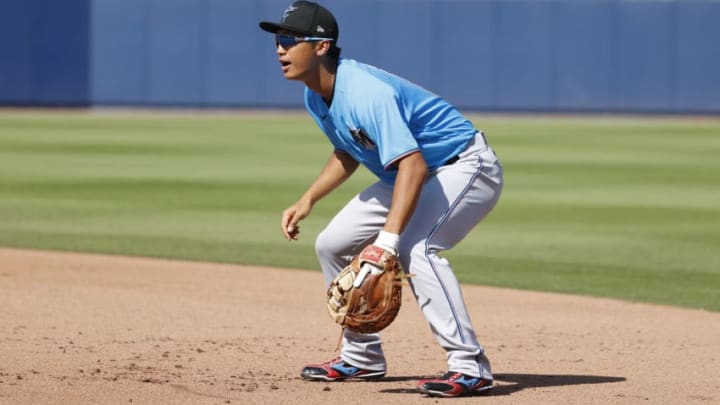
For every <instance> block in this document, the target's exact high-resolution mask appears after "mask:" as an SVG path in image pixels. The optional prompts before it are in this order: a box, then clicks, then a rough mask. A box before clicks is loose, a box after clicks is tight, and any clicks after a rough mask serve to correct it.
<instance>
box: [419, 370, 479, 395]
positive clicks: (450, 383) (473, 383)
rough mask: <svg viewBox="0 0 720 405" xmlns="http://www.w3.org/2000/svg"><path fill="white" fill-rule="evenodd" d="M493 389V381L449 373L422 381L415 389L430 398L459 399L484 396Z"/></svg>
mask: <svg viewBox="0 0 720 405" xmlns="http://www.w3.org/2000/svg"><path fill="white" fill-rule="evenodd" d="M492 388H493V380H490V379H487V378H479V377H471V376H469V375H466V374H462V373H456V372H454V371H449V372H447V373H445V375H443V376H442V377H440V378H436V379H432V380H422V381H420V382H419V383H418V386H417V389H418V391H420V392H421V393H423V394H427V395H429V396H431V397H460V396H470V395H481V394H486V393H488V391H490V390H491V389H492Z"/></svg>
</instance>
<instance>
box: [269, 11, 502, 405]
mask: <svg viewBox="0 0 720 405" xmlns="http://www.w3.org/2000/svg"><path fill="white" fill-rule="evenodd" d="M260 27H261V28H262V29H263V30H265V31H268V32H270V33H273V34H275V47H276V53H277V57H278V61H279V63H280V67H281V70H282V73H283V75H284V76H285V78H286V79H288V80H298V81H301V82H303V83H304V84H305V86H306V88H305V105H306V108H307V110H308V112H309V113H310V115H311V116H312V117H313V118H314V120H315V122H316V123H317V125H318V126H319V127H320V129H321V130H322V131H323V132H324V133H325V135H326V136H327V138H328V139H329V140H330V142H331V143H332V145H333V146H334V150H333V151H332V153H331V154H330V156H329V158H328V160H327V163H326V164H325V166H324V168H323V169H322V171H321V173H320V174H319V175H318V177H317V178H316V179H315V181H314V182H313V183H312V184H311V185H310V186H309V187H308V189H307V191H306V192H305V193H304V194H303V195H302V196H301V197H300V199H299V200H297V202H295V203H294V204H292V205H291V206H290V207H289V208H287V209H286V210H284V211H283V213H282V221H281V229H282V232H283V234H284V236H285V237H286V238H287V239H288V240H296V239H297V238H298V236H299V232H300V227H299V223H300V221H302V220H303V219H304V218H306V217H307V216H308V215H309V214H310V212H311V210H312V208H313V205H314V204H315V203H316V202H317V201H318V200H320V199H321V198H323V197H324V196H326V195H327V194H328V193H330V192H331V191H333V190H334V189H335V188H337V187H338V186H339V185H340V184H341V183H343V182H344V181H345V180H347V179H348V178H349V177H350V176H351V175H352V174H353V172H355V170H356V169H357V168H358V166H359V165H360V164H362V165H364V166H365V167H367V168H368V169H369V170H370V171H371V172H372V173H374V174H375V175H376V176H377V177H378V179H379V181H377V182H376V183H374V184H372V185H370V186H369V187H368V188H366V189H365V190H364V191H362V192H360V193H359V194H358V195H356V196H355V197H354V198H353V199H352V200H351V201H350V202H349V203H348V204H347V205H346V206H345V207H344V208H342V210H340V212H339V213H337V215H336V216H335V217H334V218H333V219H332V220H331V221H330V223H329V224H328V225H327V227H326V228H325V229H324V230H323V231H322V232H321V233H320V234H319V235H318V237H317V241H316V244H315V248H316V253H317V257H318V260H319V262H320V265H321V267H322V271H323V274H324V277H325V282H326V285H329V284H330V282H331V281H332V280H333V279H334V277H335V276H336V275H337V274H338V273H339V272H340V271H341V270H342V269H343V268H344V267H345V266H346V265H348V263H349V260H350V259H351V258H352V257H353V256H355V255H357V254H358V253H359V252H360V251H361V250H362V249H363V248H364V247H366V246H367V245H369V244H375V245H376V246H379V247H381V248H383V249H385V250H387V251H389V252H392V253H393V254H395V255H397V257H398V258H399V260H400V263H401V264H402V265H403V267H404V268H405V269H406V271H408V272H409V273H413V274H414V275H415V276H414V277H413V278H412V279H410V285H411V288H412V291H413V294H414V296H415V298H416V300H417V302H418V304H419V305H420V308H421V309H422V312H423V314H424V315H425V318H426V319H427V322H428V323H429V324H430V329H431V331H432V333H433V334H434V335H435V337H436V339H437V341H438V343H439V344H440V345H441V346H442V347H443V348H444V349H445V350H446V351H447V361H448V370H449V371H448V372H447V373H446V374H444V375H443V376H441V377H439V378H437V379H431V380H423V381H420V382H419V384H418V390H419V391H420V392H421V393H424V394H428V395H432V396H447V397H455V396H461V395H472V394H476V393H480V392H483V391H487V390H489V389H490V388H492V387H493V375H492V372H491V370H490V362H489V361H488V358H487V357H486V356H485V353H484V351H483V347H482V346H481V345H480V343H479V342H478V340H477V337H476V334H475V330H474V329H473V326H472V323H471V321H470V316H469V314H468V312H467V309H466V307H465V303H464V301H463V297H462V294H461V291H460V286H459V284H458V281H457V279H456V277H455V275H454V274H453V270H452V268H451V266H450V263H449V262H448V260H446V259H445V258H443V257H442V256H440V253H441V252H442V251H444V250H447V249H451V248H452V247H453V246H455V245H456V244H457V243H458V242H460V241H461V240H462V239H463V238H464V237H465V236H466V235H467V234H468V233H469V232H470V231H471V230H472V229H473V227H474V226H475V225H476V224H477V223H478V222H480V221H481V220H482V219H483V218H484V217H485V216H487V215H488V213H489V212H490V211H491V210H492V209H493V207H494V206H495V205H496V203H497V201H498V198H499V197H500V193H501V191H502V187H503V171H502V167H501V166H500V163H499V162H498V159H497V157H496V156H495V153H494V152H493V150H492V149H490V147H489V146H488V144H487V140H486V138H485V136H484V134H483V133H482V132H480V131H478V130H476V129H475V127H474V126H473V124H472V123H471V122H470V121H468V120H467V119H466V118H465V117H463V116H462V115H461V114H460V112H458V110H457V109H456V108H454V107H453V106H452V105H450V104H449V103H448V102H447V101H445V100H443V99H442V98H440V97H438V96H437V95H435V94H432V93H431V92H429V91H427V90H425V89H423V88H421V87H419V86H418V85H416V84H413V83H411V82H409V81H407V80H405V79H402V78H400V77H398V76H395V75H393V74H391V73H388V72H386V71H383V70H381V69H378V68H376V67H373V66H370V65H367V64H363V63H360V62H358V61H355V60H352V59H347V58H341V57H340V52H341V49H340V48H339V47H338V34H339V30H338V24H337V22H336V20H335V17H334V16H333V15H332V14H331V12H330V11H328V10H327V9H325V8H324V7H322V6H320V5H319V4H317V3H313V2H309V1H296V2H294V3H292V4H291V5H290V6H289V7H288V8H287V9H286V10H285V12H284V14H283V16H282V20H281V21H280V22H279V23H274V22H268V21H264V22H261V23H260ZM385 373H386V363H385V357H384V355H383V351H382V348H381V342H380V336H379V335H378V334H361V333H357V332H353V331H351V330H348V329H345V331H344V335H343V338H342V350H341V355H340V356H339V357H338V358H336V359H334V360H330V361H328V362H326V363H319V364H310V365H308V366H306V367H305V368H304V369H303V370H302V373H301V376H302V377H303V378H305V379H308V380H322V381H339V380H346V379H377V378H382V377H384V376H385Z"/></svg>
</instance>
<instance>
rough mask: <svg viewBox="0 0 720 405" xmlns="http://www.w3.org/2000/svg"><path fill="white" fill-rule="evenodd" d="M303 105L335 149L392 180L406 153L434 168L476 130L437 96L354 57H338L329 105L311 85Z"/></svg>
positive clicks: (381, 176)
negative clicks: (415, 153) (421, 159)
mask: <svg viewBox="0 0 720 405" xmlns="http://www.w3.org/2000/svg"><path fill="white" fill-rule="evenodd" d="M305 106H306V107H307V109H308V111H309V112H310V114H311V115H312V117H313V118H314V119H315V122H317V124H318V126H320V128H321V129H322V130H323V132H325V135H327V137H328V138H329V139H330V142H332V144H333V145H334V146H335V149H336V150H340V151H343V152H345V153H348V154H349V155H350V156H352V157H353V158H354V159H355V160H357V161H358V162H360V163H361V164H363V165H365V166H366V167H367V168H368V169H369V170H370V171H371V172H373V173H374V174H375V175H376V176H378V177H379V178H380V179H381V180H382V181H384V182H387V183H390V184H393V183H394V182H395V177H396V175H397V165H395V163H397V161H398V160H399V159H401V158H403V157H404V156H407V155H409V154H411V153H413V152H415V151H418V150H419V151H420V152H421V153H422V155H423V157H424V158H425V161H426V163H427V165H428V168H429V169H430V170H432V169H435V168H438V167H440V166H443V165H444V164H445V163H446V162H447V161H448V160H449V159H451V158H453V157H455V156H457V155H458V153H460V152H461V151H463V150H464V149H465V147H466V146H467V145H468V143H469V142H470V140H471V139H472V138H473V136H474V135H475V133H476V132H477V130H476V129H475V128H474V126H473V124H472V123H471V122H470V121H468V120H467V119H466V118H465V117H463V116H462V114H460V112H459V111H458V110H457V109H456V108H455V107H453V106H452V105H450V104H449V103H448V102H447V101H445V100H443V99H442V98H440V97H438V96H437V95H435V94H433V93H431V92H429V91H427V90H425V89H423V88H422V87H420V86H418V85H416V84H414V83H411V82H409V81H407V80H405V79H403V78H401V77H398V76H395V75H393V74H391V73H388V72H386V71H384V70H381V69H378V68H376V67H374V66H370V65H367V64H364V63H360V62H357V61H355V60H352V59H345V58H341V59H340V63H339V65H338V69H337V73H336V76H335V89H334V94H333V100H332V104H331V106H330V107H329V108H328V106H327V104H326V103H325V101H323V99H322V96H320V95H319V94H317V93H315V92H314V91H312V90H310V89H309V88H305Z"/></svg>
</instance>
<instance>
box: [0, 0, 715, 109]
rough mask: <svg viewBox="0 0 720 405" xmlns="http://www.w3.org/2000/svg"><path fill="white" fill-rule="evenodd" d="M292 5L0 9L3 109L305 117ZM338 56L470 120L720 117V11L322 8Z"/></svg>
mask: <svg viewBox="0 0 720 405" xmlns="http://www.w3.org/2000/svg"><path fill="white" fill-rule="evenodd" d="M289 3H290V0H63V1H62V2H61V1H57V0H3V1H2V2H0V32H1V33H2V34H4V35H0V55H1V56H2V58H1V59H0V104H18V103H19V104H71V105H74V104H88V105H139V106H193V107H300V106H302V85H301V84H300V83H296V82H287V81H285V80H284V79H283V78H282V75H281V73H280V69H279V66H278V64H277V62H276V56H275V54H274V48H273V45H272V37H271V36H270V35H269V34H267V33H264V32H262V31H261V30H260V29H259V28H258V26H257V23H258V21H259V20H262V19H268V20H273V21H274V20H278V19H279V17H280V16H281V15H282V12H283V10H284V9H285V8H286V7H287V5H288V4H289ZM323 4H325V5H326V6H328V7H329V8H330V9H331V10H333V12H334V13H335V15H336V17H337V19H338V21H339V23H340V45H341V46H342V48H343V55H344V56H346V57H352V58H355V59H358V60H361V61H365V62H368V63H371V64H375V65H377V66H379V67H382V68H384V69H386V70H389V71H392V72H395V73H398V74H400V75H402V76H405V77H407V78H408V79H410V80H413V81H415V82H417V83H419V84H421V85H423V86H424V87H427V88H428V89H430V90H432V91H434V92H436V93H438V94H441V95H443V96H444V97H446V98H447V99H449V100H450V101H451V102H453V103H455V104H456V105H458V106H459V107H461V108H463V109H472V110H497V111H627V112H666V113H714V114H717V113H720V74H719V72H720V46H719V45H718V41H719V40H720V24H718V23H717V21H720V0H385V1H381V0H325V1H323Z"/></svg>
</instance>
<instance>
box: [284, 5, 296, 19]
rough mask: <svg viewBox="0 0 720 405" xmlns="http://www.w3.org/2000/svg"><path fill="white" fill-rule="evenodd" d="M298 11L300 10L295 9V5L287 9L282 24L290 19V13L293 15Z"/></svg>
mask: <svg viewBox="0 0 720 405" xmlns="http://www.w3.org/2000/svg"><path fill="white" fill-rule="evenodd" d="M297 9H298V8H297V7H295V6H293V5H290V6H289V7H288V8H286V9H285V12H284V13H283V16H282V22H285V20H286V19H287V18H288V16H289V15H290V13H292V12H293V11H295V10H297Z"/></svg>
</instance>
